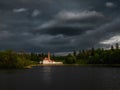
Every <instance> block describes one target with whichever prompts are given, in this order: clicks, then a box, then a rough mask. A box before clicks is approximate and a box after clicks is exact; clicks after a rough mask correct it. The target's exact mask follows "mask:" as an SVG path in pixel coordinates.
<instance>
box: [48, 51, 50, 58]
mask: <svg viewBox="0 0 120 90" xmlns="http://www.w3.org/2000/svg"><path fill="white" fill-rule="evenodd" d="M48 60H50V52H48Z"/></svg>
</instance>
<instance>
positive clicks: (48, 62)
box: [40, 52, 63, 64]
mask: <svg viewBox="0 0 120 90" xmlns="http://www.w3.org/2000/svg"><path fill="white" fill-rule="evenodd" d="M41 63H42V64H63V62H55V61H54V60H51V59H50V53H49V52H48V57H45V58H44V59H43V61H42V62H40V64H41Z"/></svg>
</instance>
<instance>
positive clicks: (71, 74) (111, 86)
mask: <svg viewBox="0 0 120 90" xmlns="http://www.w3.org/2000/svg"><path fill="white" fill-rule="evenodd" d="M0 90H120V68H117V67H85V66H39V67H33V68H32V69H21V70H0Z"/></svg>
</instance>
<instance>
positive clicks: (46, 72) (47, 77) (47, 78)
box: [42, 66, 52, 84]
mask: <svg viewBox="0 0 120 90" xmlns="http://www.w3.org/2000/svg"><path fill="white" fill-rule="evenodd" d="M42 70H43V73H42V75H43V81H44V82H45V83H46V84H49V83H51V80H52V76H51V75H52V72H51V67H47V66H45V67H43V68H42Z"/></svg>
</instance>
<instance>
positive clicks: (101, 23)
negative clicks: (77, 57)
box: [0, 0, 120, 52]
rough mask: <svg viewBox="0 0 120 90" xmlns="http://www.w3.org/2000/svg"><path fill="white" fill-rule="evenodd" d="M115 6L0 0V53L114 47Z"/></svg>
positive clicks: (119, 16) (77, 0)
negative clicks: (8, 50) (9, 50)
mask: <svg viewBox="0 0 120 90" xmlns="http://www.w3.org/2000/svg"><path fill="white" fill-rule="evenodd" d="M119 3H120V1H119V0H116V1H114V0H110V1H109V2H108V1H106V0H102V1H99V0H92V1H89V0H11V1H8V0H1V1H0V42H1V44H0V50H4V49H10V48H11V49H14V50H18V51H19V50H26V51H30V52H31V51H34V52H47V51H51V52H70V51H72V50H80V49H87V48H91V47H106V46H107V45H108V44H109V45H111V44H114V43H112V42H114V41H119V38H115V37H119V36H120V25H119V23H120V12H119V10H120V7H119V6H120V5H119ZM113 39H114V40H113Z"/></svg>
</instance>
